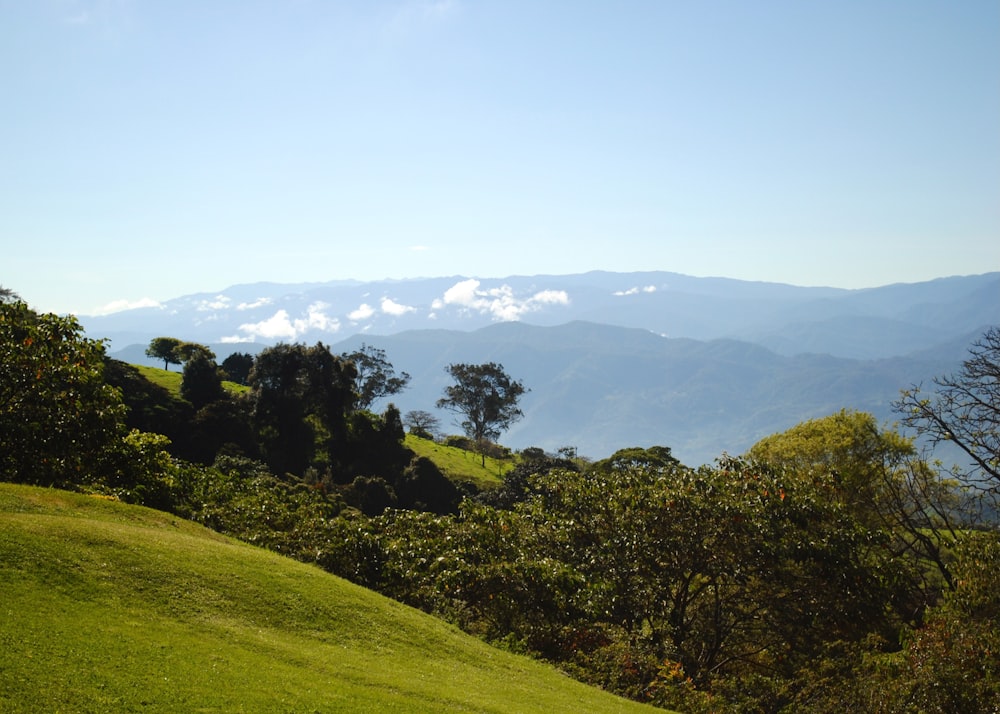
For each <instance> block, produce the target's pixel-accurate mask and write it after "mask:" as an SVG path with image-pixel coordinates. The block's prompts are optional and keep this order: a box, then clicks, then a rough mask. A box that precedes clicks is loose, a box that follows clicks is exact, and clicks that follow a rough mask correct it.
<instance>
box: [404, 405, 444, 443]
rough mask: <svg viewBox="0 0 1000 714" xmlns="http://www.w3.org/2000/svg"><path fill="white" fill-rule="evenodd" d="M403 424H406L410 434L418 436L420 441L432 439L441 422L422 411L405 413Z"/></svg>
mask: <svg viewBox="0 0 1000 714" xmlns="http://www.w3.org/2000/svg"><path fill="white" fill-rule="evenodd" d="M403 423H404V424H406V426H407V428H408V429H409V430H410V433H411V434H414V435H415V436H419V437H420V438H421V439H431V438H433V437H434V432H436V431H437V430H438V429H440V428H441V420H440V419H438V418H437V417H436V416H434V415H433V414H431V413H430V412H426V411H424V410H422V409H414V410H413V411H409V412H406V416H405V417H404V418H403Z"/></svg>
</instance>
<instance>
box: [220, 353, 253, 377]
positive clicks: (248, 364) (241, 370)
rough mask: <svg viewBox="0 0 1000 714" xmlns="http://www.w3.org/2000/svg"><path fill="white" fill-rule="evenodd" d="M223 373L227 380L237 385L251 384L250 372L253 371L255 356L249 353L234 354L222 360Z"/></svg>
mask: <svg viewBox="0 0 1000 714" xmlns="http://www.w3.org/2000/svg"><path fill="white" fill-rule="evenodd" d="M221 366H222V371H223V372H225V374H226V377H227V379H229V380H230V381H232V382H235V383H236V384H240V385H247V384H249V383H250V370H251V369H253V355H251V354H249V353H247V352H233V353H232V354H231V355H229V356H228V357H226V358H225V359H224V360H222V365H221Z"/></svg>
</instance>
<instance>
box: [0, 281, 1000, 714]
mask: <svg viewBox="0 0 1000 714" xmlns="http://www.w3.org/2000/svg"><path fill="white" fill-rule="evenodd" d="M994 339H995V334H994V333H993V332H989V333H987V336H986V337H985V338H984V341H982V342H980V343H977V345H976V346H974V352H973V359H972V360H971V361H970V362H969V363H966V365H965V368H964V369H965V370H966V371H964V372H962V373H960V374H959V375H958V376H956V377H954V378H942V380H941V381H939V382H938V384H939V386H940V387H941V388H942V389H944V390H945V393H944V394H943V395H939V396H938V397H937V398H935V399H932V398H923V397H921V398H920V400H919V401H918V402H912V401H911V400H913V399H915V398H916V397H915V396H914V394H913V393H907V394H906V395H904V399H903V400H902V403H903V404H904V405H905V404H909V406H910V408H911V410H910V411H909V412H907V421H908V422H909V423H912V424H914V425H915V426H920V425H921V424H923V425H924V428H925V429H933V428H934V427H935V425H940V424H943V423H948V424H950V423H951V422H952V421H954V420H956V419H957V420H958V422H959V423H960V427H961V429H959V428H958V427H956V426H951V427H949V429H950V432H949V433H951V434H953V435H955V438H964V439H965V441H966V442H968V443H969V445H970V446H969V453H970V455H971V454H972V453H975V454H976V460H975V461H974V463H973V466H975V465H976V464H980V465H981V467H980V468H979V469H975V468H972V469H967V468H963V469H958V470H955V471H949V470H944V471H941V470H939V469H938V468H937V467H936V466H935V465H934V464H932V463H929V462H927V461H926V460H924V459H922V458H921V457H920V455H919V454H918V452H917V450H916V449H915V447H914V445H913V442H912V441H910V440H909V439H907V438H904V437H903V436H901V435H900V434H898V433H896V432H895V431H892V430H890V429H886V428H884V427H880V426H879V425H878V424H877V423H875V421H874V419H873V418H872V417H871V416H870V415H868V414H864V413H857V412H850V411H842V412H839V413H837V414H833V415H830V416H828V417H825V418H823V419H816V420H812V421H808V422H805V423H803V424H799V425H797V426H795V427H793V428H792V429H789V430H788V431H786V432H783V433H781V434H775V435H773V436H771V437H768V438H766V439H763V440H761V441H760V442H759V443H758V444H756V445H755V446H754V447H753V448H752V449H750V451H749V452H748V453H747V454H746V455H745V456H743V457H728V456H725V457H721V458H720V459H719V460H718V461H717V462H716V463H715V464H714V465H713V466H703V467H701V468H697V469H692V468H689V467H687V466H685V465H683V464H681V463H680V462H678V460H677V459H676V458H674V457H673V455H672V454H671V452H670V449H669V448H666V447H651V448H633V449H624V450H622V451H619V452H617V453H615V454H613V455H612V456H611V457H609V458H607V459H604V460H601V461H597V462H594V463H588V462H586V461H585V460H581V459H577V458H575V454H574V453H573V451H572V450H571V449H569V450H566V451H565V452H564V453H563V454H561V455H560V456H559V457H556V456H552V455H548V454H545V453H544V452H542V451H541V450H539V449H533V450H527V451H526V452H525V453H524V454H523V455H522V457H521V461H520V463H519V465H518V466H517V467H516V468H514V469H513V470H511V471H510V472H509V473H508V474H507V475H506V477H505V480H504V483H503V485H502V486H500V487H498V488H496V489H492V490H489V491H484V492H482V493H478V494H471V493H466V494H464V495H465V496H466V497H465V498H464V499H463V498H462V497H463V493H462V492H461V491H460V490H459V489H458V488H456V486H455V485H454V484H453V483H451V482H450V481H448V479H446V478H445V477H444V476H443V475H442V474H441V472H440V471H439V470H438V468H437V467H436V466H435V464H434V463H433V462H432V461H430V460H429V459H426V458H416V457H415V456H414V454H413V453H412V452H410V451H408V450H407V449H406V448H405V447H404V445H403V436H404V435H403V419H402V417H401V416H400V414H399V411H398V410H397V409H396V408H395V407H394V406H392V405H389V407H387V408H386V409H385V411H384V412H383V413H381V414H377V413H373V412H371V411H368V410H367V409H365V408H363V406H364V405H366V404H368V405H370V403H371V401H373V400H374V399H376V398H378V397H379V396H385V395H386V394H387V393H388V392H385V391H384V390H385V387H384V386H383V387H379V386H378V384H382V382H381V381H380V380H381V379H382V377H386V376H387V375H392V374H393V372H392V370H391V365H388V363H387V361H385V357H384V355H382V354H375V355H368V356H369V357H372V358H373V359H374V365H375V366H374V369H375V372H371V371H369V372H368V373H367V374H368V375H369V378H374V379H376V383H374V384H373V385H372V389H371V390H370V391H369V396H370V397H371V398H370V399H366V398H365V397H364V395H363V394H362V393H361V390H362V389H363V388H364V386H365V384H366V382H365V381H364V380H362V381H359V380H358V371H357V370H358V365H359V364H364V360H363V359H361V358H360V357H358V355H354V356H353V357H351V356H348V355H341V356H337V355H333V354H332V353H331V352H330V351H329V349H328V348H327V347H325V346H324V345H322V344H317V345H315V346H312V347H307V346H304V345H278V346H276V347H273V348H268V349H266V350H264V351H263V352H261V353H260V355H258V357H257V358H255V359H253V361H252V367H251V369H250V370H249V371H248V372H247V374H246V381H247V382H248V385H249V391H246V392H245V393H243V394H235V393H231V392H227V391H226V390H224V389H222V388H221V378H222V376H223V375H222V374H221V373H220V369H219V368H218V366H217V365H215V362H214V356H212V355H210V353H206V352H203V351H201V350H198V349H189V350H188V351H187V352H185V354H184V359H183V363H184V364H185V367H184V375H183V381H182V384H181V391H180V396H178V395H174V394H171V393H169V392H167V391H166V390H163V389H161V388H159V387H156V386H155V385H152V384H150V383H149V382H148V381H146V380H144V379H143V378H142V376H141V375H140V374H139V373H138V372H137V371H136V370H135V369H134V368H131V367H129V366H128V365H122V364H121V363H116V362H114V361H112V360H108V359H106V358H105V356H104V354H103V345H102V344H101V343H100V342H97V341H93V340H88V339H86V338H84V337H83V336H82V331H81V329H80V326H79V325H78V323H77V322H76V321H75V320H74V319H73V318H62V317H57V316H54V315H39V314H37V313H35V312H34V311H32V310H30V309H29V308H28V307H27V306H26V305H25V304H24V303H23V302H20V301H16V300H13V301H6V302H0V358H2V360H0V371H2V372H0V377H2V379H0V438H2V443H3V450H2V452H0V478H2V479H4V480H8V481H20V482H26V483H36V484H46V485H57V486H63V487H70V488H80V489H87V490H100V491H103V492H105V493H111V494H114V495H116V496H117V497H119V498H122V499H124V500H129V501H134V502H141V503H145V504H147V505H152V506H154V507H157V508H162V509H166V510H171V511H173V512H174V513H177V514H179V515H182V516H185V517H188V518H192V519H194V520H197V521H199V522H202V523H204V524H206V525H209V526H211V527H212V528H215V529H216V530H219V531H221V532H224V533H228V534H232V535H234V536H237V537H239V538H241V539H244V540H246V541H248V542H252V543H256V544H258V545H261V546H264V547H268V548H271V549H274V550H276V551H279V552H281V553H284V554H286V555H289V556H292V557H295V558H298V559H300V560H304V561H308V562H313V563H317V564H318V565H320V566H321V567H323V568H326V569H327V570H330V571H331V572H335V573H338V574H341V575H343V576H345V577H348V578H350V579H352V580H354V581H356V582H358V583H360V584H363V585H365V586H367V587H371V588H374V589H377V590H379V591H381V592H383V593H385V594H387V595H390V596H392V597H394V598H396V599H399V600H401V601H403V602H406V603H409V604H412V605H414V606H416V607H419V608H421V609H424V610H426V611H428V612H433V613H435V614H437V615H439V616H441V617H443V618H446V619H448V620H449V621H451V622H453V623H455V624H457V625H458V626H460V627H462V628H464V629H466V630H467V631H469V632H473V633H476V634H478V635H480V636H482V637H484V638H486V639H488V640H490V641H492V642H495V643H498V644H501V645H502V646H505V647H508V648H510V649H514V650H518V651H524V652H528V653H531V654H533V655H535V656H538V657H542V658H546V659H548V660H551V661H553V662H556V663H558V665H559V666H560V667H562V668H563V669H564V670H565V671H567V672H568V673H570V674H572V675H573V676H575V677H577V678H579V679H581V680H583V681H586V682H590V683H593V684H596V685H599V686H601V687H604V688H606V689H609V690H612V691H615V692H618V693H621V694H624V695H626V696H629V697H632V698H634V699H638V700H642V701H649V702H653V703H656V704H659V705H662V706H667V707H674V708H678V709H681V710H684V711H704V712H710V711H711V712H729V711H732V712H834V711H838V712H839V711H874V712H988V711H995V706H996V704H997V703H998V702H1000V666H998V665H997V658H996V652H997V651H1000V629H998V626H997V621H998V616H1000V596H998V593H1000V580H998V577H1000V575H998V574H1000V538H998V533H997V530H996V529H995V527H992V528H988V527H984V526H983V523H982V522H981V521H978V520H977V519H976V516H977V514H978V513H979V512H980V511H979V510H977V509H976V508H975V506H976V502H975V501H974V499H973V496H975V495H976V494H980V493H982V492H983V491H984V490H985V491H986V492H989V487H988V486H987V487H986V488H985V489H984V488H983V486H984V484H989V479H990V478H992V477H991V472H990V468H992V467H993V465H995V461H996V454H995V451H994V452H990V449H991V448H993V447H992V446H991V444H995V443H996V439H997V424H998V423H1000V420H998V419H996V415H997V411H998V409H1000V408H998V405H997V403H996V401H995V399H993V398H992V396H991V395H993V394H995V393H996V392H995V391H991V390H994V389H995V386H996V382H995V378H992V377H990V375H992V374H995V372H991V371H990V370H991V369H993V368H994V367H995V365H996V356H997V355H996V353H995V351H994V350H993V345H994ZM178 342H179V341H178ZM181 344H183V343H181ZM176 348H177V346H176V345H175V346H174V348H173V351H172V354H174V355H177V354H178V352H177V351H176ZM991 360H992V361H991ZM243 366H246V365H245V364H243ZM466 367H470V366H468V365H466ZM473 367H474V366H473ZM480 367H482V368H483V369H485V368H488V367H490V365H481V366H480ZM497 367H498V366H497ZM370 368H371V365H369V366H368V369H370ZM973 369H974V370H975V371H974V372H973V371H969V370H973ZM501 372H502V370H501ZM376 373H380V374H381V375H382V377H372V376H371V375H373V374H376ZM404 374H405V373H404ZM469 374H480V372H477V371H476V370H472V372H470V373H469ZM455 376H456V379H457V380H458V384H456V387H457V386H459V385H462V386H464V387H469V386H470V385H471V384H472V382H471V381H470V380H465V379H462V378H461V375H455ZM494 376H496V375H494ZM503 376H504V377H506V375H503ZM973 377H974V384H975V390H974V391H973V390H971V389H970V390H968V391H967V392H965V393H974V394H976V395H979V396H980V397H982V398H981V399H980V402H981V403H982V404H984V405H986V407H987V408H984V409H983V410H982V411H978V412H974V411H970V410H964V411H957V410H956V409H955V408H954V406H953V405H954V404H955V402H954V400H953V399H951V397H949V396H948V392H947V390H948V389H952V388H954V385H956V384H960V383H961V384H968V383H969V380H970V379H972V378H973ZM508 379H509V378H508ZM991 379H993V381H990V380H991ZM498 384H499V383H497V384H493V388H492V391H491V389H487V390H486V393H485V395H480V397H482V398H481V399H480V398H476V399H473V398H472V397H471V396H468V395H466V397H462V398H463V399H466V398H467V397H468V401H467V402H466V403H464V404H465V406H466V407H469V410H468V411H463V412H460V413H462V414H464V415H465V417H466V420H467V421H468V422H469V424H470V428H471V432H472V435H473V436H476V435H477V433H478V432H477V431H476V429H479V430H480V432H481V433H479V436H482V437H485V436H489V435H495V434H496V433H498V431H497V430H499V429H500V428H502V427H503V426H504V425H505V424H506V423H507V422H505V421H504V420H503V419H501V418H500V416H501V414H502V413H503V414H505V415H506V416H505V417H504V418H507V419H510V418H514V417H515V416H516V411H517V408H516V404H517V399H516V397H517V396H519V395H520V394H521V393H522V392H521V391H520V390H518V389H515V388H513V386H511V385H517V386H518V387H519V386H520V385H519V383H515V382H511V384H510V385H508V387H505V389H503V390H501V389H499V388H498ZM397 386H398V385H397ZM500 386H503V385H500ZM494 391H495V392H496V394H495V395H494V394H493V392H494ZM449 394H451V393H449ZM463 394H464V392H463ZM470 394H471V393H470ZM373 395H374V396H373ZM504 395H506V396H504ZM983 395H985V396H983ZM458 396H459V395H458V393H455V394H451V397H452V398H454V399H456V400H457V399H458ZM494 396H495V397H496V398H497V399H499V400H500V402H499V403H497V404H494V405H493V406H490V399H493V398H494ZM991 400H992V401H991ZM457 404H458V402H456V404H455V405H457ZM455 405H453V406H455ZM463 408H465V407H463ZM914 408H915V409H916V411H914V410H913V409H914ZM990 408H992V410H993V411H992V412H990ZM504 409H506V410H508V411H507V412H504ZM922 410H923V411H922ZM417 416H419V417H420V419H419V420H418V419H417V418H416V417H412V415H408V417H411V418H408V419H407V421H408V422H410V424H411V426H415V427H419V426H421V425H422V426H423V427H424V428H425V429H430V428H431V426H432V425H433V424H434V422H433V421H428V420H427V419H426V418H424V415H417ZM921 419H923V421H920V420H921ZM476 420H480V421H482V423H481V424H479V426H478V427H476V428H472V427H473V426H474V424H473V422H474V421H476ZM972 421H975V422H976V423H975V424H973V423H971V422H972ZM963 434H964V435H965V436H964V437H963V436H962V435H963ZM473 445H474V444H473ZM470 496H472V497H470ZM993 526H995V523H994V524H993Z"/></svg>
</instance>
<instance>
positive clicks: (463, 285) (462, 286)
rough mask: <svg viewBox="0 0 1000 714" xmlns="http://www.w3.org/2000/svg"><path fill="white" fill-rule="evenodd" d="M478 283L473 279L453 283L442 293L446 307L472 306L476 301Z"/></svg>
mask: <svg viewBox="0 0 1000 714" xmlns="http://www.w3.org/2000/svg"><path fill="white" fill-rule="evenodd" d="M478 289H479V281H478V280H476V279H474V278H469V279H468V280H463V281H462V282H460V283H455V284H454V285H452V286H451V287H450V288H448V289H447V290H445V291H444V303H445V304H446V305H467V306H471V305H473V304H474V303H475V302H476V300H477V299H478V297H477V295H478V293H477V290H478Z"/></svg>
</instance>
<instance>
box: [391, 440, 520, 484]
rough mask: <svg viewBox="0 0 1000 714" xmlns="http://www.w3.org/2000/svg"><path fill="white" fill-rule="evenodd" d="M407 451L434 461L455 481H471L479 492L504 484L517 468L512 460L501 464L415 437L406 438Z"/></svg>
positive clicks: (499, 460) (463, 450)
mask: <svg viewBox="0 0 1000 714" xmlns="http://www.w3.org/2000/svg"><path fill="white" fill-rule="evenodd" d="M404 444H405V445H406V447H407V448H409V449H410V450H411V451H413V452H414V453H415V454H416V455H417V456H424V457H426V458H428V459H430V460H431V461H433V462H434V463H435V464H436V465H437V467H438V469H440V470H441V473H443V474H444V475H445V476H447V477H448V478H449V479H451V480H452V481H471V482H472V483H474V484H476V486H478V487H479V488H491V487H493V486H498V485H500V484H501V483H502V482H503V475H504V474H505V473H507V472H508V471H510V470H511V469H512V468H514V466H515V465H516V463H517V462H516V461H515V460H513V459H508V460H501V459H493V458H490V457H489V456H487V457H486V465H485V466H483V457H482V456H481V455H479V454H476V453H474V452H472V451H467V450H465V449H459V448H456V447H454V446H445V445H444V444H439V443H437V442H436V441H432V440H430V439H421V438H420V437H418V436H414V435H413V434H407V435H406V441H405V442H404Z"/></svg>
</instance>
